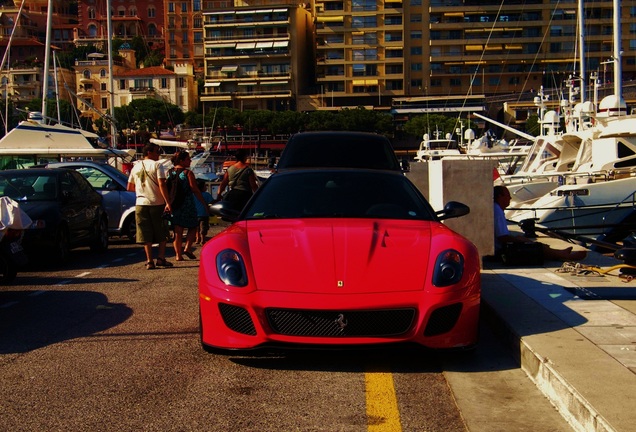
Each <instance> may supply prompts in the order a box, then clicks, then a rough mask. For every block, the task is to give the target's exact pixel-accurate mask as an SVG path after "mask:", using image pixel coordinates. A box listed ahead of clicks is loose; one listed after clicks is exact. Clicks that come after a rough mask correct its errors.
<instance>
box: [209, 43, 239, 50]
mask: <svg viewBox="0 0 636 432" xmlns="http://www.w3.org/2000/svg"><path fill="white" fill-rule="evenodd" d="M235 46H236V43H235V42H232V43H221V44H211V45H209V48H212V49H214V48H234V47H235Z"/></svg>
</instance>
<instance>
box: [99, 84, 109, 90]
mask: <svg viewBox="0 0 636 432" xmlns="http://www.w3.org/2000/svg"><path fill="white" fill-rule="evenodd" d="M99 88H100V89H101V91H106V90H107V88H106V83H100V85H99Z"/></svg>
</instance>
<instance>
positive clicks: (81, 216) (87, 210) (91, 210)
mask: <svg viewBox="0 0 636 432" xmlns="http://www.w3.org/2000/svg"><path fill="white" fill-rule="evenodd" d="M60 190H61V191H62V213H63V215H64V218H65V219H66V221H67V224H68V230H69V237H70V238H69V240H70V242H71V243H72V244H73V245H76V244H82V243H85V242H87V241H88V239H89V238H90V237H91V235H92V230H93V229H94V221H95V219H96V216H97V214H98V213H97V212H98V209H99V202H98V201H97V202H96V197H97V199H99V194H97V193H96V192H95V191H94V190H93V188H92V187H91V186H90V184H88V183H87V182H86V180H84V178H83V177H82V175H81V174H79V173H78V172H76V171H72V170H70V171H65V172H63V173H62V174H61V175H60Z"/></svg>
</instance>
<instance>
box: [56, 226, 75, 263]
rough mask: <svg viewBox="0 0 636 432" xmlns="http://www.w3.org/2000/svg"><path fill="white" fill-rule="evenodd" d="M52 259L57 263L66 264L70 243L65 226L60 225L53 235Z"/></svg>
mask: <svg viewBox="0 0 636 432" xmlns="http://www.w3.org/2000/svg"><path fill="white" fill-rule="evenodd" d="M53 256H54V260H55V262H56V263H58V264H66V263H67V262H69V260H70V258H71V244H70V241H69V236H68V231H67V230H66V227H63V226H62V227H60V228H59V230H58V232H57V235H56V236H55V254H54V255H53Z"/></svg>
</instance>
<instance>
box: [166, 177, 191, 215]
mask: <svg viewBox="0 0 636 432" xmlns="http://www.w3.org/2000/svg"><path fill="white" fill-rule="evenodd" d="M183 171H185V170H180V169H179V170H178V169H175V168H173V169H171V170H170V171H169V172H168V178H167V179H166V186H167V187H168V198H169V199H170V207H172V209H173V210H176V209H178V208H179V207H181V206H182V205H183V202H184V201H185V197H186V191H185V188H184V186H183V184H182V183H183V182H182V181H181V179H180V178H179V175H180V174H181V173H182V172H183Z"/></svg>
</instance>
